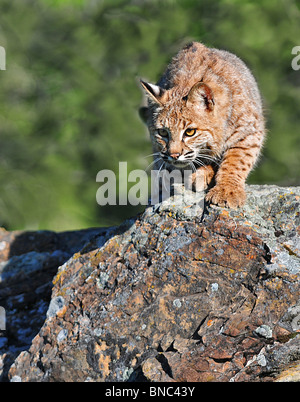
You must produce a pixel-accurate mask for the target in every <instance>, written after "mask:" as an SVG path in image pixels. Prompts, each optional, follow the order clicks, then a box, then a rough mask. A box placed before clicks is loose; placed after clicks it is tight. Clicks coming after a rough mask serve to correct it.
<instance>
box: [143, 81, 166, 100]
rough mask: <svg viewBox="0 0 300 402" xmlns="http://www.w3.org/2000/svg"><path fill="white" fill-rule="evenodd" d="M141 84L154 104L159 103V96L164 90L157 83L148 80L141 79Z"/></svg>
mask: <svg viewBox="0 0 300 402" xmlns="http://www.w3.org/2000/svg"><path fill="white" fill-rule="evenodd" d="M141 85H142V87H143V88H144V90H145V91H146V95H148V96H149V97H150V99H152V100H153V101H154V102H155V103H156V104H158V105H161V104H162V102H161V97H162V95H163V93H164V90H163V89H162V88H161V87H159V86H158V85H154V84H150V83H149V82H145V81H142V80H141Z"/></svg>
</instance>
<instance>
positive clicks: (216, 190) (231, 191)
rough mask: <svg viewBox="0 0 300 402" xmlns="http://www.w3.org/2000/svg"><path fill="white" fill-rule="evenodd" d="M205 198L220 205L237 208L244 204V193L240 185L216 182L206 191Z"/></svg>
mask: <svg viewBox="0 0 300 402" xmlns="http://www.w3.org/2000/svg"><path fill="white" fill-rule="evenodd" d="M206 200H207V201H209V202H211V203H213V204H216V205H219V206H220V207H229V208H237V207H241V206H243V205H244V204H245V201H246V193H245V190H244V188H243V187H242V186H234V185H226V186H225V185H218V184H217V185H216V186H215V187H213V188H212V189H211V190H210V191H209V192H208V193H207V195H206Z"/></svg>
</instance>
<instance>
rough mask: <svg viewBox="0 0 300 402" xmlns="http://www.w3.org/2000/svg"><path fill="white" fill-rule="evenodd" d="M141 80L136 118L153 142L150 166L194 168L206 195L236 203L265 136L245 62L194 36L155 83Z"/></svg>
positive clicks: (223, 202)
mask: <svg viewBox="0 0 300 402" xmlns="http://www.w3.org/2000/svg"><path fill="white" fill-rule="evenodd" d="M141 83H142V86H143V88H144V90H145V92H146V95H147V97H148V106H147V107H144V108H141V116H142V118H143V119H144V121H145V122H146V123H147V126H148V128H149V132H150V136H151V140H152V143H153V153H154V161H155V162H154V167H155V168H156V169H160V168H162V166H165V167H167V168H168V169H174V168H179V169H191V168H192V169H193V170H194V173H193V181H194V182H196V180H197V179H198V178H199V177H200V178H201V180H202V182H203V188H204V189H207V190H208V192H207V194H206V199H207V200H208V201H210V202H212V203H214V204H217V205H220V206H228V207H230V208H236V207H239V206H242V205H243V204H244V203H245V200H246V194H245V181H246V178H247V176H248V174H249V172H250V171H251V169H252V168H253V167H254V165H255V163H256V161H257V159H258V156H259V153H260V150H261V147H262V144H263V140H264V137H265V124H264V117H263V111H262V101H261V96H260V93H259V90H258V87H257V84H256V81H255V79H254V77H253V75H252V74H251V72H250V70H249V69H248V68H247V66H246V65H245V64H244V62H242V61H241V60H240V59H239V58H238V57H237V56H235V55H233V54H231V53H229V52H227V51H224V50H218V49H210V48H207V47H206V46H204V45H203V44H201V43H197V42H192V43H190V44H189V45H187V46H185V47H184V48H183V49H182V50H181V51H180V52H179V53H178V54H177V55H176V56H175V57H174V58H173V60H172V61H171V63H170V64H169V66H168V67H167V69H166V71H165V73H164V74H163V76H162V77H161V78H160V80H159V81H158V82H157V84H155V85H154V84H150V83H147V82H143V81H142V82H141ZM194 129H195V132H194V131H193V130H194ZM189 134H192V135H189ZM197 188H198V187H197Z"/></svg>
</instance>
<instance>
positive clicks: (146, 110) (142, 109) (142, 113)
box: [139, 106, 149, 123]
mask: <svg viewBox="0 0 300 402" xmlns="http://www.w3.org/2000/svg"><path fill="white" fill-rule="evenodd" d="M139 115H140V118H141V119H142V120H143V122H144V123H147V120H148V117H149V108H147V107H146V106H142V107H140V108H139Z"/></svg>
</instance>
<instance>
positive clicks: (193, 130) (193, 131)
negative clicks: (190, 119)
mask: <svg viewBox="0 0 300 402" xmlns="http://www.w3.org/2000/svg"><path fill="white" fill-rule="evenodd" d="M196 132H197V129H196V128H187V129H186V130H185V132H184V135H187V136H188V137H192V136H193V135H195V134H196Z"/></svg>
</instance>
